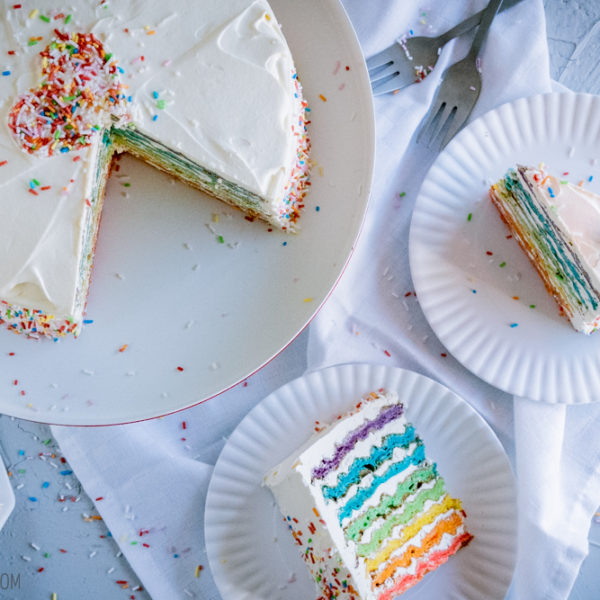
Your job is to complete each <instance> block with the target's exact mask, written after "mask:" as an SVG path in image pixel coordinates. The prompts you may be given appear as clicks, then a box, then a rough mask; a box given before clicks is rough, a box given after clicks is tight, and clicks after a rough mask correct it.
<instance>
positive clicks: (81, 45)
mask: <svg viewBox="0 0 600 600" xmlns="http://www.w3.org/2000/svg"><path fill="white" fill-rule="evenodd" d="M55 34H56V38H55V39H53V40H52V41H51V42H50V44H49V45H48V46H47V47H46V48H45V49H44V50H43V51H42V52H41V53H40V56H41V57H42V77H41V79H42V80H43V82H44V85H43V86H40V87H39V88H37V89H31V90H30V91H29V92H28V93H26V94H24V95H22V96H20V97H19V98H18V99H17V102H16V104H15V105H14V106H13V107H12V109H11V111H10V113H9V118H8V124H9V127H10V129H11V131H12V133H13V134H14V136H15V137H16V139H17V141H18V143H19V145H21V146H22V147H23V149H24V150H26V151H27V152H29V153H31V154H33V153H36V154H41V155H43V156H52V155H53V154H54V153H55V152H56V151H58V152H61V153H64V152H69V151H70V150H77V149H80V148H83V147H86V146H89V144H90V143H91V141H90V140H91V138H92V137H95V136H98V135H99V131H100V129H101V128H100V125H101V123H102V121H104V120H106V119H107V116H110V115H117V116H119V117H122V116H123V115H122V112H123V111H122V110H121V105H122V104H123V101H122V99H123V94H122V93H121V87H122V86H121V84H120V83H119V80H118V77H117V68H116V64H115V63H114V62H109V60H110V57H111V55H110V54H106V53H105V51H104V47H103V45H102V43H101V42H100V41H99V40H98V39H97V38H96V37H95V36H94V35H93V34H85V33H73V34H72V35H69V34H67V33H61V32H60V31H58V30H55ZM41 39H42V38H31V39H30V40H29V43H30V45H33V43H37V41H41ZM40 115H41V116H43V117H44V118H43V119H40Z"/></svg>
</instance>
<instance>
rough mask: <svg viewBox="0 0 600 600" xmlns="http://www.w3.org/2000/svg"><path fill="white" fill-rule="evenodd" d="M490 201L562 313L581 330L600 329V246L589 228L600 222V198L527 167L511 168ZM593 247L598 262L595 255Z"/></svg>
mask: <svg viewBox="0 0 600 600" xmlns="http://www.w3.org/2000/svg"><path fill="white" fill-rule="evenodd" d="M489 197H490V199H491V201H492V203H493V205H494V206H495V207H496V209H497V211H498V213H499V215H500V217H501V219H502V220H503V221H504V223H505V224H506V225H507V227H508V229H509V230H510V232H511V234H512V235H513V236H514V238H515V239H516V240H517V242H518V244H519V246H520V247H521V249H522V250H523V252H524V253H525V254H526V256H527V257H528V259H529V260H530V262H531V264H532V265H533V267H534V268H535V270H536V271H537V273H538V275H539V276H540V278H541V279H542V281H543V283H544V287H545V288H546V290H547V292H548V293H549V294H550V295H551V296H552V297H553V298H554V300H555V301H556V303H557V304H558V306H559V310H560V312H561V314H562V315H564V316H566V317H567V318H568V319H569V321H570V323H571V325H572V326H573V328H574V329H575V330H577V331H580V332H583V333H585V334H590V333H593V332H594V331H596V330H597V329H598V327H599V326H600V292H599V291H598V290H600V278H599V273H598V272H596V266H597V264H598V262H597V261H598V259H600V246H599V245H598V243H597V242H595V241H594V240H593V239H590V236H589V235H587V234H588V232H587V231H586V229H587V227H588V226H589V227H593V226H594V223H596V226H597V225H598V224H600V213H599V212H598V210H599V209H600V197H599V196H598V195H596V194H593V193H592V192H589V191H587V190H585V189H583V188H582V187H581V186H574V185H573V184H571V183H568V182H566V181H560V180H558V179H557V178H556V177H554V176H552V175H549V174H548V173H546V172H545V170H544V169H543V168H534V167H527V166H522V165H517V166H516V167H515V168H511V169H509V170H508V171H507V173H506V175H505V176H504V177H503V178H502V179H500V180H499V181H498V182H497V183H495V184H493V185H492V186H491V187H490V189H489ZM594 204H596V205H597V206H598V208H596V207H594ZM575 225H576V226H577V229H578V230H575V229H574V226H575ZM593 245H595V248H594V249H593V250H592V252H594V253H596V258H595V259H594V256H593V254H590V248H592V246H593Z"/></svg>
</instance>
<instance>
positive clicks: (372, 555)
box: [265, 390, 473, 600]
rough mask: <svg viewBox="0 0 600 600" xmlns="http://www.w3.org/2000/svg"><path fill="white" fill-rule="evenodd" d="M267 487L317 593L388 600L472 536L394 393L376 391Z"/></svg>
mask: <svg viewBox="0 0 600 600" xmlns="http://www.w3.org/2000/svg"><path fill="white" fill-rule="evenodd" d="M265 484H266V485H267V486H268V487H269V488H271V490H272V492H273V494H274V496H275V499H276V500H277V503H278V505H279V508H280V510H281V512H282V514H283V518H284V520H285V521H286V523H287V525H288V528H289V530H290V532H291V534H292V536H293V537H294V540H295V542H296V543H297V544H298V546H299V547H300V550H301V552H302V557H303V559H304V561H305V563H306V565H307V566H308V569H309V570H310V572H311V574H312V577H313V578H314V580H315V582H316V585H317V589H318V593H319V594H320V596H319V597H320V598H327V599H332V598H335V599H336V600H359V599H362V600H392V598H394V597H395V596H397V595H398V594H401V593H403V592H404V591H406V590H407V589H409V588H410V587H412V586H414V585H415V584H417V583H418V582H419V581H420V580H421V579H422V578H423V577H424V576H425V575H426V574H427V573H428V572H430V571H433V570H435V569H437V568H438V567H439V566H440V565H442V564H443V563H445V562H446V561H447V560H448V559H449V558H450V557H451V556H452V555H453V554H454V553H456V552H457V551H458V550H459V549H460V548H462V547H463V546H466V545H467V544H468V543H469V542H470V541H471V539H472V537H473V536H472V535H471V534H470V533H469V532H468V531H467V528H466V524H465V518H466V514H465V512H464V511H463V509H462V504H461V501H460V500H459V499H457V498H454V497H452V496H451V495H450V494H449V493H448V492H447V490H446V486H445V482H444V480H443V478H442V477H441V475H440V474H439V473H438V470H437V466H436V464H435V463H432V462H430V461H429V460H428V459H427V457H426V454H425V446H424V443H423V441H422V440H421V439H420V438H419V436H418V434H417V432H416V430H415V427H414V426H413V425H412V424H411V423H409V422H407V420H406V418H405V416H404V406H403V404H402V403H401V402H399V400H398V396H397V394H395V393H394V392H389V391H384V390H379V391H377V392H373V393H371V394H370V395H369V396H368V397H367V398H365V399H363V400H362V401H361V402H359V403H358V405H357V408H356V410H355V411H354V412H352V413H349V414H347V415H346V416H344V417H343V418H341V419H339V420H337V421H335V422H334V423H333V424H332V425H330V426H329V427H328V428H326V429H325V430H324V431H322V432H321V433H320V434H318V435H317V436H316V437H314V438H313V439H311V440H309V442H307V444H306V445H305V446H304V447H303V448H300V449H299V450H298V451H296V452H295V453H294V454H292V455H291V456H290V457H288V458H287V459H286V460H284V461H283V462H282V463H281V464H279V465H278V466H277V467H275V468H274V469H273V470H272V471H271V472H270V473H269V474H268V475H267V476H266V478H265Z"/></svg>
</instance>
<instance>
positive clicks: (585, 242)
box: [525, 169, 600, 333]
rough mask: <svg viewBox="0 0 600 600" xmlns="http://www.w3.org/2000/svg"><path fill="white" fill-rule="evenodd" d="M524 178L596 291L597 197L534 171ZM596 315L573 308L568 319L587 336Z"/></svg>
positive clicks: (599, 283)
mask: <svg viewBox="0 0 600 600" xmlns="http://www.w3.org/2000/svg"><path fill="white" fill-rule="evenodd" d="M525 177H526V179H527V181H528V182H529V184H531V185H533V186H534V189H535V191H536V198H537V200H538V202H540V204H541V205H542V206H545V207H546V209H547V211H548V214H550V215H551V217H552V219H553V221H554V223H555V224H556V226H557V227H558V228H559V230H560V232H561V234H562V236H563V238H564V240H565V241H566V242H567V243H568V244H569V245H570V247H571V248H572V249H573V250H574V251H575V253H576V254H577V256H578V258H579V260H580V262H581V265H582V267H583V269H584V270H585V272H586V273H587V275H588V277H589V278H590V281H591V282H592V285H593V286H594V288H595V289H596V290H599V291H600V196H599V195H598V194H594V193H593V192H590V191H588V190H586V189H584V188H583V187H581V186H579V185H573V184H571V183H561V182H560V181H559V180H558V179H557V178H556V177H554V176H551V175H550V176H546V174H545V173H543V172H541V171H538V170H536V169H527V170H526V171H525ZM536 178H537V179H536ZM542 182H543V184H542ZM599 315H600V313H599V311H598V310H593V309H589V310H587V311H586V310H584V308H583V307H582V306H577V307H575V308H574V310H573V314H570V315H569V319H570V320H571V323H572V324H573V327H574V328H575V329H577V330H580V331H583V332H585V333H590V332H591V331H593V330H595V329H596V328H597V327H598V321H599V318H600V317H599Z"/></svg>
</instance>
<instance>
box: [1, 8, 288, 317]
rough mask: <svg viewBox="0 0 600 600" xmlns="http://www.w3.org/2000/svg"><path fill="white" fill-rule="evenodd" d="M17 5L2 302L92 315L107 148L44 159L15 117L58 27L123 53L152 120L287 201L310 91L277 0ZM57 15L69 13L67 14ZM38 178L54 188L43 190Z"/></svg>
mask: <svg viewBox="0 0 600 600" xmlns="http://www.w3.org/2000/svg"><path fill="white" fill-rule="evenodd" d="M14 4H15V3H14V2H12V0H11V1H8V0H0V10H1V13H2V15H3V16H2V18H1V19H2V20H1V21H0V61H1V62H0V73H10V74H6V75H0V163H2V162H3V161H5V160H6V161H8V162H7V164H5V165H4V166H0V214H1V215H2V218H1V219H0V299H2V300H5V301H8V302H10V303H14V304H16V305H20V306H26V307H29V308H36V309H41V310H43V311H46V312H48V313H52V314H55V315H57V316H61V317H63V316H64V317H75V318H80V317H81V315H80V314H76V310H77V307H76V302H75V298H76V289H77V285H78V281H79V276H80V267H81V264H82V250H83V248H82V247H83V239H84V237H85V231H84V224H85V222H86V216H87V211H88V210H90V209H89V208H88V207H87V206H86V204H85V199H86V197H89V195H90V193H91V191H92V186H93V183H94V175H95V173H94V172H93V165H94V164H95V159H96V155H97V148H96V147H95V146H94V147H92V148H89V149H86V150H84V151H79V152H69V153H67V154H58V155H55V156H54V157H52V158H43V157H38V156H31V155H28V154H27V153H25V152H24V151H23V150H22V149H21V148H20V147H19V146H18V145H17V142H16V140H15V139H14V137H13V135H12V133H11V132H10V130H9V127H8V115H9V112H10V110H11V108H12V106H13V104H14V103H15V101H16V100H17V98H18V97H19V96H20V95H22V94H24V93H26V92H28V91H29V90H30V88H33V87H36V88H37V86H38V85H39V83H40V69H41V67H40V64H41V61H40V57H39V53H40V51H41V50H43V49H44V48H45V47H46V45H47V44H48V43H49V42H50V41H51V40H52V39H53V38H54V34H53V30H54V28H57V29H59V30H60V31H66V32H81V33H89V32H91V33H93V34H94V35H95V36H96V37H97V38H98V39H99V40H100V41H101V42H102V43H103V44H104V48H105V50H106V52H110V53H112V54H113V55H114V58H115V59H116V60H117V61H118V65H119V67H121V68H122V69H123V71H124V72H123V73H122V74H121V75H120V80H121V83H123V84H124V85H126V86H127V89H126V91H125V94H126V95H128V96H131V97H132V102H131V103H128V105H127V110H128V111H130V113H131V118H132V120H133V122H134V123H135V125H136V126H137V128H138V129H139V130H141V131H142V132H143V133H146V134H147V135H149V136H151V137H152V138H154V139H157V140H159V141H161V142H162V143H164V144H166V145H167V146H169V147H170V148H172V149H174V150H177V151H179V152H181V153H182V154H184V155H185V156H187V157H188V158H190V159H191V160H193V161H194V162H196V163H199V164H201V165H203V166H205V167H207V168H208V169H210V170H212V171H214V172H216V173H217V174H218V175H221V176H222V177H223V178H224V179H227V180H229V181H231V182H234V183H237V184H239V185H240V186H241V187H242V188H244V189H246V190H248V191H250V192H253V193H255V194H257V195H259V196H261V197H263V198H265V199H266V200H267V201H268V202H269V203H271V204H272V206H273V212H275V211H276V207H277V204H278V203H279V202H281V200H282V197H283V196H284V194H285V191H284V188H285V185H286V183H287V182H288V179H289V177H290V172H291V170H292V168H293V166H294V165H295V160H296V149H297V143H298V140H297V138H295V137H294V135H293V134H292V132H291V127H292V124H293V123H294V122H295V121H297V119H298V114H299V106H300V105H299V102H300V101H299V99H298V98H297V97H295V91H296V90H295V84H294V81H293V79H292V75H293V72H294V65H293V62H292V57H291V54H290V52H289V49H288V47H287V44H286V41H285V39H284V37H283V35H282V33H281V31H280V28H279V25H278V23H277V21H276V20H275V17H274V15H273V13H272V11H271V9H270V6H269V5H268V3H267V2H266V1H265V0H254V1H253V0H227V1H226V2H223V1H222V0H176V1H174V2H163V1H158V0H128V1H127V2H108V3H106V4H101V3H100V2H89V1H88V0H69V2H65V3H61V2H58V3H57V2H56V1H55V0H52V1H50V0H39V1H38V2H36V3H35V7H34V8H35V9H37V11H38V12H37V13H36V12H32V11H31V8H32V7H30V6H28V5H23V8H21V9H14V8H13V6H14ZM58 13H64V15H71V19H70V22H69V23H68V24H65V22H64V21H65V19H64V18H59V19H56V20H55V19H54V17H55V16H56V15H57V14H58ZM40 15H43V16H46V17H49V18H50V22H49V23H47V22H45V21H44V20H42V19H40ZM38 36H39V37H41V38H42V39H41V41H39V42H38V43H36V44H35V45H28V42H29V40H31V39H32V38H37V37H38ZM9 51H14V52H15V54H14V55H9V54H8V52H9ZM142 57H143V58H142ZM155 93H156V94H155ZM156 95H158V99H160V100H161V101H162V100H164V101H165V104H164V108H162V109H161V108H159V107H158V106H157V105H158V99H157V98H156V97H155V96H156ZM155 116H157V117H158V118H156V119H155ZM75 154H78V155H79V156H80V157H81V160H80V161H79V162H77V163H74V162H73V158H74V155H75ZM32 179H36V180H38V181H39V182H40V183H41V185H42V186H51V189H49V190H47V191H45V192H39V195H38V196H34V195H32V194H31V193H30V192H28V188H29V185H30V181H31V180H32ZM71 180H73V181H71ZM64 188H66V190H65V189H64Z"/></svg>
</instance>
